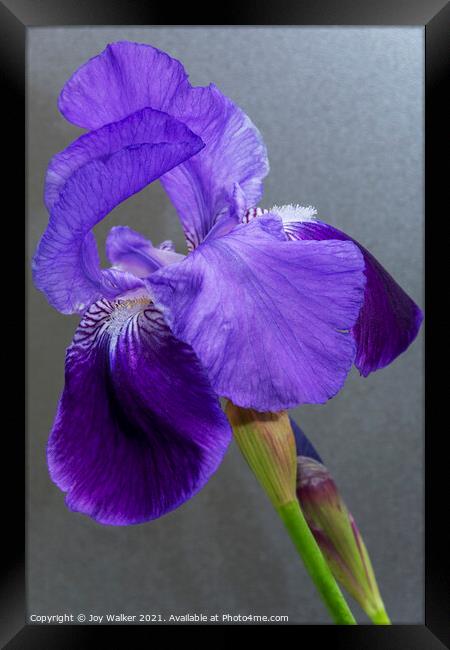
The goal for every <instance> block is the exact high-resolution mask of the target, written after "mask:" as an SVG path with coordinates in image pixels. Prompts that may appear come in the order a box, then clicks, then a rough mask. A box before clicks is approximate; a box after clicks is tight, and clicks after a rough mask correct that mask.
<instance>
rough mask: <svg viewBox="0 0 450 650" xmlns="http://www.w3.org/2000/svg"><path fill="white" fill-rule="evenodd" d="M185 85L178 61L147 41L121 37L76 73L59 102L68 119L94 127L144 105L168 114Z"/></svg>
mask: <svg viewBox="0 0 450 650" xmlns="http://www.w3.org/2000/svg"><path fill="white" fill-rule="evenodd" d="M189 87H190V84H189V82H188V78H187V74H186V72H185V70H184V68H183V66H182V64H181V63H180V62H179V61H177V60H176V59H173V58H172V57H170V56H169V55H168V54H166V53H165V52H161V51H160V50H158V49H156V48H155V47H152V46H150V45H144V44H140V43H130V42H128V41H120V42H117V43H111V44H110V45H107V47H106V48H105V49H104V50H103V52H101V53H100V54H98V55H97V56H94V57H93V58H92V59H89V61H87V62H86V63H85V64H84V65H82V66H81V67H80V68H78V70H76V71H75V72H74V74H73V75H72V76H71V77H70V79H69V80H68V81H67V82H66V83H65V85H64V87H63V89H62V91H61V94H60V96H59V101H58V106H59V110H60V111H61V113H62V114H63V115H64V117H65V118H66V119H67V120H69V122H73V124H76V125H77V126H81V127H83V128H85V129H98V128H99V127H100V126H103V125H104V124H108V123H109V122H116V121H117V120H121V119H122V118H124V117H126V116H127V115H129V114H130V113H134V112H135V111H138V110H140V109H142V108H145V107H148V106H149V107H151V108H155V109H157V110H160V111H164V112H166V113H170V110H169V109H170V108H171V107H172V106H173V103H174V101H176V99H177V97H178V96H179V95H180V94H182V93H183V91H184V90H186V89H188V88H189Z"/></svg>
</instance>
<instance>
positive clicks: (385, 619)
mask: <svg viewBox="0 0 450 650" xmlns="http://www.w3.org/2000/svg"><path fill="white" fill-rule="evenodd" d="M370 618H371V619H372V623H375V625H392V623H391V620H390V618H389V616H388V615H387V613H386V610H384V609H380V610H378V612H375V614H372V615H371V617H370Z"/></svg>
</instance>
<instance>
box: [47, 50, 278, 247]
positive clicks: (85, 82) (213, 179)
mask: <svg viewBox="0 0 450 650" xmlns="http://www.w3.org/2000/svg"><path fill="white" fill-rule="evenodd" d="M59 107H60V110H61V112H62V113H63V115H64V116H65V117H66V118H67V119H68V120H70V121H71V122H74V123H75V124H78V125H79V126H82V127H85V128H89V129H93V128H94V129H95V128H98V127H100V126H102V125H104V124H107V123H109V122H115V121H117V120H121V119H123V118H124V117H126V116H127V115H129V114H130V113H133V112H135V111H139V110H141V109H143V108H145V107H151V108H153V109H157V110H161V111H164V112H166V113H169V114H170V115H173V116H174V117H176V118H177V119H179V120H181V121H182V122H183V123H185V124H186V125H187V126H188V127H189V128H190V129H192V131H193V132H194V133H196V134H197V135H198V136H200V137H201V138H202V140H203V141H204V142H205V144H206V147H205V149H204V150H203V151H202V152H200V153H199V154H197V155H196V156H195V158H193V159H192V161H190V162H187V163H183V164H182V165H180V166H179V167H177V168H176V169H173V170H172V171H170V172H169V173H168V174H165V175H164V177H163V178H162V179H161V182H162V184H163V185H164V187H165V189H166V191H167V193H168V194H169V196H170V198H171V200H172V201H173V203H174V205H175V207H176V209H177V211H178V213H179V216H180V219H181V221H182V224H183V228H184V231H185V235H186V239H187V242H188V246H189V247H190V248H195V246H197V245H198V244H199V243H200V242H201V241H202V240H203V239H204V237H205V236H206V234H207V233H208V232H209V230H210V229H211V227H212V226H213V225H214V223H215V221H216V220H217V218H218V217H219V216H221V215H222V214H223V212H224V211H226V210H227V209H228V204H229V203H230V202H231V201H232V197H233V193H234V188H235V185H236V184H237V183H238V184H239V185H240V189H241V192H242V197H241V208H242V210H243V211H245V210H246V209H247V208H249V207H251V206H253V205H255V204H256V203H257V202H258V200H259V199H260V197H261V194H262V179H263V178H264V177H265V176H266V175H267V173H268V170H269V165H268V161H267V152H266V147H265V145H264V142H263V140H262V137H261V135H260V133H259V131H258V130H257V129H256V127H255V126H254V125H253V124H252V122H251V121H250V119H249V118H248V117H247V115H246V114H245V113H244V112H243V111H242V110H241V109H240V108H238V107H237V106H236V105H235V104H234V103H233V102H232V101H231V100H230V99H228V98H227V97H225V96H224V95H223V94H222V93H221V92H220V91H219V90H218V88H217V87H215V86H214V85H212V84H211V85H210V86H208V87H192V86H191V84H190V83H189V81H188V77H187V74H186V72H185V71H184V68H183V66H182V65H181V63H180V62H179V61H177V60H176V59H173V58H171V57H170V56H168V55H167V54H165V53H164V52H161V51H160V50H158V49H156V48H154V47H151V46H150V45H144V44H138V43H130V42H118V43H112V44H111V45H108V47H107V48H106V49H105V50H104V51H103V52H102V53H101V54H99V55H98V56H95V57H94V58H92V59H90V60H89V61H88V62H87V63H86V64H85V65H83V66H82V67H81V68H79V69H78V70H77V71H76V72H75V73H74V74H73V75H72V77H71V78H70V79H69V81H68V82H67V83H66V85H65V86H64V88H63V90H62V92H61V95H60V100H59Z"/></svg>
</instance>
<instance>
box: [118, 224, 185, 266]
mask: <svg viewBox="0 0 450 650" xmlns="http://www.w3.org/2000/svg"><path fill="white" fill-rule="evenodd" d="M164 245H165V247H164V248H161V247H160V248H155V247H154V246H153V245H152V243H151V241H149V240H148V239H145V237H143V236H142V235H141V234H140V233H138V232H136V231H135V230H132V229H131V228H128V227H127V226H115V227H114V228H111V230H110V231H109V234H108V238H107V240H106V255H107V256H108V259H109V261H110V262H111V264H113V265H114V266H115V267H116V268H118V269H121V270H122V271H128V272H129V273H132V274H133V275H135V276H137V277H139V278H145V277H147V276H148V275H150V274H151V273H153V272H154V271H156V270H157V269H159V268H161V267H162V266H167V264H174V263H175V262H180V261H181V260H182V259H183V258H184V255H180V254H179V253H176V252H175V251H174V250H171V249H170V248H168V247H167V246H168V245H169V244H168V243H167V242H164Z"/></svg>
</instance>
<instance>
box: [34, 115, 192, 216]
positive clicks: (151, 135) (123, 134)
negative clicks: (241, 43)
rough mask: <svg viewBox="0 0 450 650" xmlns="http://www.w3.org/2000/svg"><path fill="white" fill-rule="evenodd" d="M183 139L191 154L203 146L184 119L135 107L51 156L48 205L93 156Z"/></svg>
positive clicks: (46, 188)
mask: <svg viewBox="0 0 450 650" xmlns="http://www.w3.org/2000/svg"><path fill="white" fill-rule="evenodd" d="M181 143H183V144H185V145H189V148H190V151H191V153H190V155H193V154H194V153H197V152H198V151H199V150H200V149H201V148H202V147H204V144H203V143H202V141H201V139H200V138H198V137H197V136H195V135H194V133H192V131H191V130H190V129H188V128H187V127H186V126H185V125H184V124H183V123H182V122H180V121H178V120H176V119H174V118H172V117H170V116H169V115H167V113H163V112H161V111H157V110H153V109H151V108H144V109H142V110H139V111H136V112H135V113H132V114H131V115H128V116H126V117H125V118H124V119H122V120H120V121H118V122H113V123H111V124H106V125H105V126H103V127H102V128H99V129H98V130H96V131H91V132H90V133H85V134H84V135H82V136H81V137H79V138H77V139H76V140H75V141H74V142H72V144H71V145H69V146H68V147H67V148H66V149H64V150H63V151H61V152H60V153H57V154H56V155H55V156H53V158H52V159H51V161H50V163H49V166H48V168H47V175H46V178H45V197H44V198H45V203H46V206H47V209H48V210H51V208H52V207H53V205H54V203H55V202H56V200H57V199H58V197H59V193H60V191H61V189H62V188H63V186H64V184H65V182H66V181H67V180H68V179H69V178H70V176H71V175H72V174H73V173H74V172H75V171H76V170H77V169H79V168H80V167H82V166H83V165H85V164H86V163H88V162H90V161H92V160H103V159H104V158H105V157H109V156H111V155H112V154H114V153H117V152H118V151H120V150H121V149H124V148H125V147H130V146H137V145H141V144H152V145H156V144H173V145H179V144H181ZM183 159H184V158H183ZM175 164H177V163H175ZM164 171H167V170H166V169H164ZM164 171H162V172H161V173H164Z"/></svg>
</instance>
